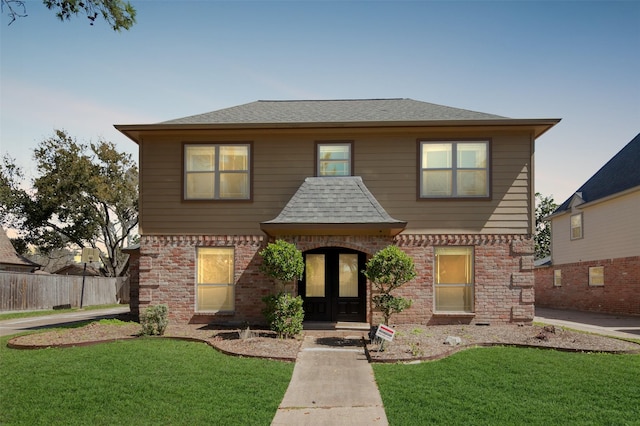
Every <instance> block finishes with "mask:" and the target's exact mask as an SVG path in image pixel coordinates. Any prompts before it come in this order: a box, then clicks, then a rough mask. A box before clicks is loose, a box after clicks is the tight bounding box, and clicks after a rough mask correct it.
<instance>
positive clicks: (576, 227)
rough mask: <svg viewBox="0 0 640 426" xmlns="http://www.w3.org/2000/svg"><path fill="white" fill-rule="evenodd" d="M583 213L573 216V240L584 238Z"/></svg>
mask: <svg viewBox="0 0 640 426" xmlns="http://www.w3.org/2000/svg"><path fill="white" fill-rule="evenodd" d="M582 230H583V228H582V213H578V214H574V215H572V216H571V239H572V240H579V239H580V238H582V234H583V232H582Z"/></svg>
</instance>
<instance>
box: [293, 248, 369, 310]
mask: <svg viewBox="0 0 640 426" xmlns="http://www.w3.org/2000/svg"><path fill="white" fill-rule="evenodd" d="M303 255H304V261H305V272H304V276H303V279H302V280H301V281H300V282H299V287H298V290H299V294H300V295H301V296H302V299H303V300H304V311H305V321H330V322H338V321H352V322H364V321H365V318H366V303H365V301H366V296H367V294H366V293H367V286H366V277H365V276H364V274H363V273H362V270H363V269H364V268H365V262H366V254H365V253H362V252H359V251H356V250H350V249H346V248H339V247H324V248H319V249H314V250H309V251H307V252H305V253H303Z"/></svg>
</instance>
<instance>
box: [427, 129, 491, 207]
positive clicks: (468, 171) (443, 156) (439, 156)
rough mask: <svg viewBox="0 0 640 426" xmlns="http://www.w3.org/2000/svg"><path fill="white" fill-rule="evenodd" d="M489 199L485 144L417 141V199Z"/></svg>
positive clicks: (486, 144) (487, 159)
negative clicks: (418, 192) (418, 185)
mask: <svg viewBox="0 0 640 426" xmlns="http://www.w3.org/2000/svg"><path fill="white" fill-rule="evenodd" d="M487 197H489V142H488V141H471V142H462V141H441V142H440V141H434V142H431V141H429V142H426V141H421V142H420V198H487Z"/></svg>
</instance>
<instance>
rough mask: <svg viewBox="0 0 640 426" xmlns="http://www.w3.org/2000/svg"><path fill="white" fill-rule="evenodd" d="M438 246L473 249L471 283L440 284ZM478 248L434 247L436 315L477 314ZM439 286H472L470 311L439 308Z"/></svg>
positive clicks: (434, 305) (434, 304)
mask: <svg viewBox="0 0 640 426" xmlns="http://www.w3.org/2000/svg"><path fill="white" fill-rule="evenodd" d="M438 248H465V249H466V248H470V249H471V271H470V274H471V283H470V284H438V283H437V276H436V273H437V272H436V271H437V266H436V262H437V259H436V251H437V249H438ZM475 268H476V249H475V247H474V246H438V247H434V249H433V314H434V315H475V311H476V309H475V307H476V271H475ZM438 286H442V287H446V286H458V287H470V288H471V310H470V311H443V310H438V307H437V301H436V288H437V287H438Z"/></svg>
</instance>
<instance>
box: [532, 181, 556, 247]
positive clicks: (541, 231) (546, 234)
mask: <svg viewBox="0 0 640 426" xmlns="http://www.w3.org/2000/svg"><path fill="white" fill-rule="evenodd" d="M557 207H558V205H557V204H556V203H555V202H554V201H553V196H548V197H543V196H542V194H540V193H539V192H536V235H535V257H536V259H542V258H543V257H547V256H549V255H550V254H551V225H550V223H549V222H548V221H546V220H544V218H545V217H547V216H549V215H550V214H551V213H553V212H554V211H555V210H556V208H557Z"/></svg>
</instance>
